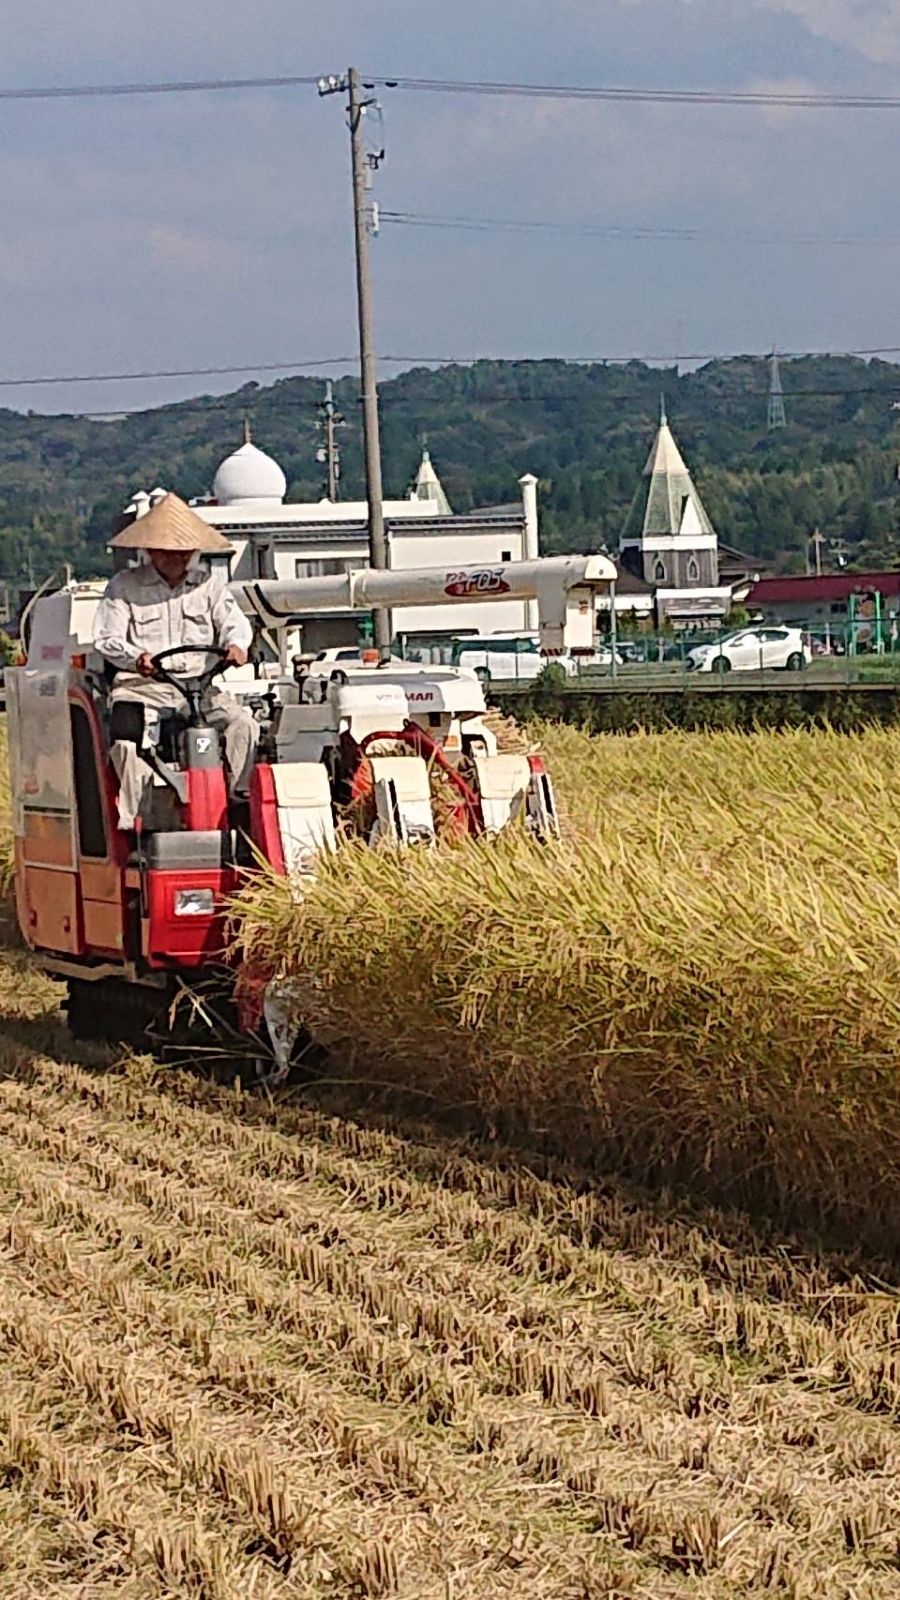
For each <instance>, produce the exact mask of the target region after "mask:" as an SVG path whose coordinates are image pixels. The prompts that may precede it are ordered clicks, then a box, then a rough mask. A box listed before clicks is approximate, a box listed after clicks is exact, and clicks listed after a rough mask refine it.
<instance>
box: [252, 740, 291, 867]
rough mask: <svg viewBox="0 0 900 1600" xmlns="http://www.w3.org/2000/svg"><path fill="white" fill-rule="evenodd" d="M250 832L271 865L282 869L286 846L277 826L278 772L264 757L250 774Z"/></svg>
mask: <svg viewBox="0 0 900 1600" xmlns="http://www.w3.org/2000/svg"><path fill="white" fill-rule="evenodd" d="M250 835H251V838H252V839H253V842H254V844H255V845H256V847H257V849H258V850H259V851H260V852H261V853H262V855H263V856H264V858H265V860H266V861H268V863H269V865H270V866H271V867H273V868H274V869H275V871H276V872H282V873H283V872H284V870H285V865H284V846H283V844H282V842H281V829H280V828H279V826H278V797H277V795H276V793H275V775H274V773H273V771H272V768H271V766H270V765H269V764H268V763H267V762H264V761H261V762H259V763H258V765H257V766H256V767H254V769H253V772H252V774H251V777H250Z"/></svg>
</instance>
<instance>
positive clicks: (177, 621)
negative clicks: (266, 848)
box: [94, 494, 259, 829]
mask: <svg viewBox="0 0 900 1600" xmlns="http://www.w3.org/2000/svg"><path fill="white" fill-rule="evenodd" d="M110 542H111V544H113V545H114V546H116V547H117V548H119V549H126V550H140V551H143V552H144V553H145V555H146V558H147V559H146V562H145V563H143V564H142V565H141V566H139V567H131V568H127V569H126V570H124V571H122V572H117V573H116V575H115V577H113V578H111V579H110V581H109V583H108V585H107V588H106V593H105V594H104V596H103V599H102V600H101V602H100V605H99V607H98V610H97V619H96V622H95V625H94V647H95V649H96V650H97V651H99V653H100V655H102V656H103V657H104V659H105V660H106V661H107V662H108V663H109V665H110V667H111V668H112V670H113V672H114V673H115V677H114V681H113V686H112V690H111V692H110V697H109V702H110V707H111V719H110V752H109V753H110V760H111V761H112V764H113V767H114V769H115V772H116V775H117V777H118V779H119V826H120V827H121V828H125V829H129V828H133V827H134V826H135V819H136V818H137V816H138V814H139V812H140V808H141V801H142V799H143V797H144V794H145V791H146V789H147V787H148V785H149V784H150V783H152V780H153V772H152V769H151V768H150V767H149V766H148V764H147V762H146V761H144V760H143V758H142V757H141V755H140V754H139V750H140V747H141V743H142V740H143V734H144V715H145V712H146V711H147V710H153V711H183V710H184V709H185V699H184V696H183V695H182V694H180V693H179V690H178V689H177V688H176V687H175V685H174V684H171V683H166V682H161V681H159V680H158V679H157V667H156V666H154V661H153V658H154V656H158V655H160V654H161V653H162V652H163V651H170V650H172V649H175V648H177V647H178V646H184V649H185V652H186V661H187V665H186V664H185V662H184V661H182V660H181V658H179V657H174V658H172V659H170V660H169V661H168V662H167V663H166V666H167V670H168V671H169V672H173V673H175V674H176V675H178V674H182V675H186V673H187V670H188V666H189V665H190V663H191V662H192V661H193V662H196V661H197V660H198V658H199V657H200V656H201V655H202V654H203V653H204V652H206V651H211V650H213V649H218V650H221V651H223V652H224V654H223V658H222V667H223V670H224V669H225V668H226V667H230V666H233V667H242V666H243V665H244V663H245V662H246V660H247V652H248V650H249V648H250V644H251V642H252V638H253V630H252V628H251V626H250V623H249V621H248V620H247V618H246V617H245V616H244V615H243V613H242V612H241V611H240V609H239V607H238V606H237V603H236V602H235V600H234V597H233V595H231V594H230V593H229V591H228V589H227V588H226V587H225V586H224V585H223V584H222V583H221V581H220V580H219V579H218V578H216V577H214V576H213V574H212V573H211V572H209V570H208V569H207V568H206V567H205V566H203V565H202V563H201V562H200V561H199V560H198V559H197V558H198V556H199V554H200V553H201V552H203V551H224V550H229V549H230V548H231V546H230V545H229V543H228V540H227V539H225V538H223V537H222V535H221V534H220V533H218V532H217V531H216V529H215V528H212V527H210V526H209V524H208V523H206V522H204V521H203V519H202V518H201V517H198V516H197V515H196V514H195V512H193V511H192V510H191V508H190V506H188V505H185V503H184V501H183V500H180V499H179V497H178V496H177V495H175V494H167V495H166V496H165V497H164V498H163V499H162V500H160V501H159V502H158V503H157V504H156V505H155V506H154V508H153V510H152V511H149V512H147V514H146V515H145V516H142V517H138V518H137V519H136V520H135V521H134V522H133V523H131V524H130V525H129V526H128V527H127V528H125V529H124V530H123V531H122V532H121V533H118V534H116V537H115V538H114V539H112V540H111V541H110ZM203 712H204V720H205V722H206V724H207V726H209V727H210V728H214V729H216V730H217V731H218V732H219V733H221V735H222V736H223V739H224V743H225V759H226V764H227V768H228V774H229V780H230V782H229V787H230V789H231V793H232V795H233V796H236V797H238V798H241V797H242V796H244V795H246V793H247V789H248V785H249V782H250V773H251V771H252V769H253V763H254V759H255V754H256V741H257V735H258V731H259V730H258V726H257V723H256V719H255V718H254V716H253V715H252V713H251V712H250V711H248V710H247V709H246V707H244V706H241V705H239V704H238V702H237V701H236V700H235V699H234V698H233V697H232V696H231V695H230V694H227V693H226V692H225V691H224V690H223V689H218V688H212V689H209V690H208V691H207V693H206V695H205V697H204V701H203Z"/></svg>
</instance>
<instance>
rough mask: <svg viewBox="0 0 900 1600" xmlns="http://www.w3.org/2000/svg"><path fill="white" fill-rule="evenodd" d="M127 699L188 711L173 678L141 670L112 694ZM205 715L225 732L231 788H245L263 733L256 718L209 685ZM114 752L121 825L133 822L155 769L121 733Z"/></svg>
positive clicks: (115, 701)
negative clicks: (157, 679)
mask: <svg viewBox="0 0 900 1600" xmlns="http://www.w3.org/2000/svg"><path fill="white" fill-rule="evenodd" d="M128 701H130V702H131V703H132V704H133V705H141V706H144V707H145V708H146V710H148V711H185V712H186V711H187V701H186V700H185V698H184V695H183V694H179V692H178V690H177V689H175V688H174V687H173V686H172V684H170V683H154V682H152V681H151V680H149V679H143V678H138V677H137V676H135V677H131V676H130V675H129V677H128V678H127V680H125V681H122V680H121V679H120V680H119V682H118V683H117V684H116V685H115V687H114V688H113V690H112V692H111V694H110V697H109V703H110V706H116V705H122V704H123V703H124V702H128ZM203 718H204V722H205V724H206V726H207V727H209V728H214V729H215V730H216V731H217V732H219V733H221V734H222V735H223V737H224V740H225V760H226V764H227V767H228V775H229V779H230V782H229V788H230V790H231V793H232V794H246V792H247V789H248V787H249V784H250V774H251V772H252V770H253V763H254V761H255V758H256V743H257V738H258V736H259V726H258V724H257V721H256V718H255V717H254V715H253V713H252V712H251V711H248V710H247V708H246V706H242V705H239V704H238V702H237V700H235V699H234V697H233V695H230V694H226V692H225V690H224V689H210V690H208V691H207V693H206V694H205V695H204V697H203ZM109 757H110V760H111V761H112V764H113V768H114V771H115V774H116V777H117V778H118V780H119V827H120V828H133V827H134V821H135V817H136V816H137V815H138V812H139V811H140V808H141V801H142V800H143V798H144V793H145V790H146V789H147V786H148V785H149V784H151V783H152V782H153V769H152V767H150V766H148V765H147V762H146V761H145V760H144V759H143V757H142V756H141V754H140V751H139V750H138V748H137V746H136V745H134V744H132V743H131V741H130V740H128V739H117V740H116V741H115V743H114V744H113V745H112V746H111V747H110V752H109Z"/></svg>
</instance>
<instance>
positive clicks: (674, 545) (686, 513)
mask: <svg viewBox="0 0 900 1600" xmlns="http://www.w3.org/2000/svg"><path fill="white" fill-rule="evenodd" d="M620 545H621V551H622V561H623V565H624V566H626V567H627V568H629V570H631V571H632V572H633V573H634V575H635V576H636V577H641V578H643V579H644V580H645V582H647V583H649V584H652V585H653V586H654V588H656V590H657V601H658V604H659V601H660V591H665V590H669V591H673V593H674V595H684V593H685V591H688V590H691V591H693V590H701V591H703V590H705V591H710V590H715V589H716V588H717V587H718V581H719V560H718V539H717V536H716V530H715V528H714V527H713V525H712V522H711V521H710V518H709V516H708V515H707V511H706V507H705V506H704V504H703V501H702V500H701V498H700V495H699V494H698V492H697V488H696V485H695V484H694V480H693V478H692V477H691V474H690V472H689V470H688V467H687V465H686V463H685V460H684V457H683V456H682V454H681V451H680V450H679V448H678V445H677V444H676V442H675V437H674V435H673V433H672V430H671V428H670V427H669V419H668V415H667V411H666V398H665V395H661V396H660V407H659V427H658V429H657V432H656V437H655V438H654V440H653V444H652V446H651V449H650V454H649V456H648V457H647V464H646V466H645V467H644V472H643V476H642V478H641V482H640V483H639V485H638V488H637V491H636V493H635V496H634V499H633V501H632V503H631V509H630V510H629V512H628V516H627V518H626V520H625V526H624V528H623V529H622V538H621V541H620Z"/></svg>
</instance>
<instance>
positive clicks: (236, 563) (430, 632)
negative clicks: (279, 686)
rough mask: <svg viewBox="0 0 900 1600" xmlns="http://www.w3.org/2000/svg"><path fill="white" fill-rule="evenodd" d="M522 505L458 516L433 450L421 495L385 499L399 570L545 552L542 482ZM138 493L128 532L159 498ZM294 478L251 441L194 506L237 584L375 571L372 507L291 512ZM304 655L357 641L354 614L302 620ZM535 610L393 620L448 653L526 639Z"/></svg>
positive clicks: (490, 606)
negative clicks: (468, 645)
mask: <svg viewBox="0 0 900 1600" xmlns="http://www.w3.org/2000/svg"><path fill="white" fill-rule="evenodd" d="M519 483H520V486H521V491H522V498H521V500H520V501H518V502H516V503H514V504H511V505H503V506H490V507H488V508H487V509H485V510H481V511H472V512H469V513H466V514H460V515H455V514H454V513H453V511H452V510H451V509H450V505H449V502H448V500H447V496H446V494H445V493H444V489H443V487H442V485H441V481H440V479H439V477H438V475H437V473H436V472H435V469H434V466H433V464H432V462H431V459H430V457H429V454H428V451H427V450H423V452H422V461H421V464H420V466H419V470H418V475H417V478H416V482H415V484H414V486H413V488H412V489H411V490H410V492H409V495H408V496H407V498H406V499H404V500H385V502H384V518H385V532H386V535H387V541H388V551H389V562H390V566H391V568H392V570H394V571H398V572H402V571H406V570H409V569H410V568H412V567H446V568H448V569H449V568H451V567H457V566H459V567H463V566H480V567H486V568H488V567H491V566H496V565H498V564H499V563H501V562H505V561H523V560H529V559H531V558H533V557H534V556H536V555H537V554H538V553H539V551H538V512H537V479H536V478H535V477H533V476H532V474H530V473H527V474H526V475H525V476H524V477H522V478H520V479H519ZM161 492H162V491H160V490H154V491H153V492H152V494H144V493H141V494H137V495H135V496H134V499H133V500H132V503H131V505H130V506H129V507H128V510H127V512H126V514H125V517H124V518H123V524H122V525H123V526H124V525H125V522H126V521H130V520H131V519H132V517H134V516H140V515H141V514H142V513H143V511H145V510H146V509H148V508H149V506H150V505H151V504H152V502H153V501H154V500H155V498H156V496H157V495H158V494H159V493H161ZM286 492H287V480H286V478H285V475H284V473H283V472H282V470H281V467H280V466H279V465H278V462H277V461H273V459H272V457H271V456H268V455H266V454H265V452H264V451H263V450H260V449H258V447H257V446H256V445H255V444H254V443H253V442H252V440H251V438H250V435H249V430H246V432H245V439H244V443H243V444H242V445H241V446H240V448H239V449H238V450H235V452H234V454H233V455H230V456H228V457H227V458H226V460H225V461H223V462H222V464H221V466H220V467H219V469H218V471H217V473H216V475H215V479H214V481H213V486H212V495H211V497H210V498H209V499H207V500H199V501H197V500H195V501H192V505H193V506H194V509H195V510H196V511H197V513H198V515H199V516H201V517H203V518H204V520H205V521H207V522H210V523H212V524H213V526H214V527H216V528H218V529H219V530H220V532H221V533H223V534H224V535H225V536H226V537H227V538H228V539H229V540H230V541H231V544H232V546H233V555H232V556H231V559H230V575H231V577H233V578H304V577H316V576H322V575H325V574H331V573H341V572H348V571H353V570H354V569H356V568H358V567H365V566H368V562H369V546H368V512H367V506H366V502H365V501H364V500H359V501H332V500H319V501H315V502H309V501H306V502H302V503H299V504H288V503H286V502H285V494H286ZM302 621H303V649H304V651H311V650H319V649H323V648H327V647H328V646H329V645H335V644H345V643H350V644H353V643H356V642H357V640H358V638H359V615H358V614H357V613H355V612H335V611H332V612H309V613H307V614H305V615H304V616H303V619H302ZM530 621H531V618H530V607H529V604H528V603H527V602H524V601H513V600H496V601H483V602H478V603H476V604H473V605H466V604H459V603H457V604H454V605H449V604H448V605H447V606H428V607H425V606H398V607H397V608H396V609H395V610H394V612H393V623H394V632H395V635H396V636H397V638H398V640H400V641H402V643H403V644H404V645H405V646H406V647H407V648H408V649H412V650H423V651H428V650H435V649H436V650H440V649H441V647H442V646H444V645H446V644H447V643H449V641H450V640H451V639H453V638H456V637H458V636H460V635H463V634H472V633H497V632H503V633H520V632H522V630H523V629H525V628H527V627H528V626H529V625H530Z"/></svg>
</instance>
